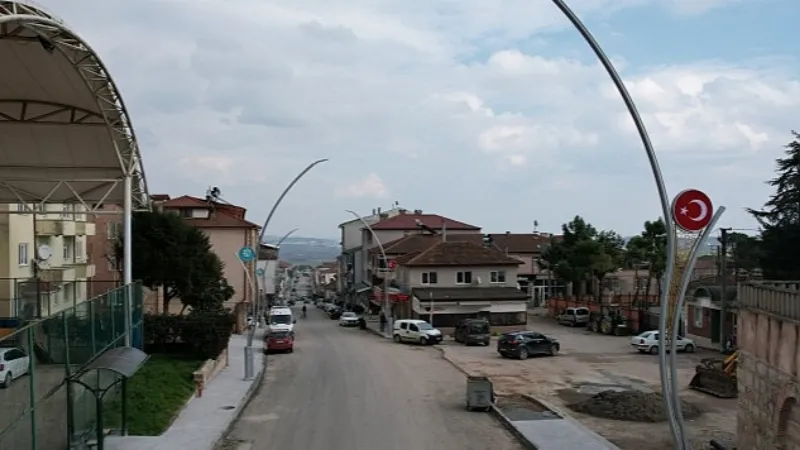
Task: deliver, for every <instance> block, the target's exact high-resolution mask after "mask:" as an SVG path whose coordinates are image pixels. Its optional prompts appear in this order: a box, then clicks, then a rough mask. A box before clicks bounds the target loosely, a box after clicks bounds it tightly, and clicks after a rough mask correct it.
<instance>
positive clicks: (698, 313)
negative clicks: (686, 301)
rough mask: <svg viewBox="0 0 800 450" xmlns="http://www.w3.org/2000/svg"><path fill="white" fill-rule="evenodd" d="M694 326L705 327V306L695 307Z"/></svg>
mask: <svg viewBox="0 0 800 450" xmlns="http://www.w3.org/2000/svg"><path fill="white" fill-rule="evenodd" d="M693 309H694V314H693V315H694V326H695V328H703V308H700V307H697V306H695V307H694V308H693Z"/></svg>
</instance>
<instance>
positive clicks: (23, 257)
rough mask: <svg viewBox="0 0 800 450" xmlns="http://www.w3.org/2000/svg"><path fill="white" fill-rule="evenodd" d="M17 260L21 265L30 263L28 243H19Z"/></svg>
mask: <svg viewBox="0 0 800 450" xmlns="http://www.w3.org/2000/svg"><path fill="white" fill-rule="evenodd" d="M17 262H18V263H19V265H20V266H27V265H28V244H27V243H24V244H19V247H18V249H17Z"/></svg>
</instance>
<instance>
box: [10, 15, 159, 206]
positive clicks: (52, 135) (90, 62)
mask: <svg viewBox="0 0 800 450" xmlns="http://www.w3.org/2000/svg"><path fill="white" fill-rule="evenodd" d="M128 176H129V177H130V181H131V192H130V195H131V201H132V205H131V206H132V209H134V210H141V209H148V208H149V197H148V192H147V182H146V180H145V175H144V168H143V166H142V160H141V155H140V153H139V148H138V146H137V143H136V137H135V135H134V131H133V127H132V125H131V122H130V119H129V118H128V114H127V113H126V111H125V105H124V103H123V101H122V97H121V96H120V93H119V92H118V90H117V87H116V86H115V84H114V81H113V80H112V79H111V76H110V74H109V73H108V71H107V70H106V68H105V66H104V65H103V63H102V61H101V60H100V58H99V57H98V56H97V55H96V54H95V53H94V51H93V50H92V49H91V47H89V45H88V44H87V43H86V42H84V41H83V40H82V39H81V38H80V37H79V36H77V35H76V34H75V33H74V32H73V31H72V30H71V29H70V28H69V27H68V26H67V25H66V24H64V22H63V21H62V20H61V19H60V18H58V17H55V16H53V15H52V14H50V13H48V12H46V11H45V10H44V9H43V8H41V7H39V6H34V5H32V4H30V3H25V2H20V1H5V0H0V203H22V204H26V205H35V204H37V203H38V204H44V203H71V204H83V205H84V206H85V207H86V208H87V209H88V210H91V211H96V210H98V209H99V208H100V207H101V206H102V205H103V204H116V205H122V204H124V203H125V197H126V192H125V189H124V180H125V178H126V177H128Z"/></svg>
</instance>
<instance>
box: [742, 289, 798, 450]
mask: <svg viewBox="0 0 800 450" xmlns="http://www.w3.org/2000/svg"><path fill="white" fill-rule="evenodd" d="M798 305H800V282H763V283H758V282H751V283H741V284H740V285H739V324H738V327H737V328H738V336H739V338H738V343H739V348H740V353H739V366H738V374H737V379H738V383H739V414H738V418H737V423H738V432H737V435H738V436H737V437H738V448H742V449H748V450H793V449H798V448H800V405H798V399H800V378H799V377H800V358H799V357H798V355H800V308H798Z"/></svg>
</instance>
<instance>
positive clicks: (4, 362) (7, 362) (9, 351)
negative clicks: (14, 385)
mask: <svg viewBox="0 0 800 450" xmlns="http://www.w3.org/2000/svg"><path fill="white" fill-rule="evenodd" d="M29 364H30V358H29V357H28V355H26V354H25V352H24V351H23V350H22V349H19V348H16V347H11V348H0V380H2V381H0V382H2V384H0V386H2V387H3V388H4V389H5V388H7V387H9V386H11V382H12V381H14V380H16V379H17V378H19V377H21V376H23V375H25V374H27V373H28V365H29Z"/></svg>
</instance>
